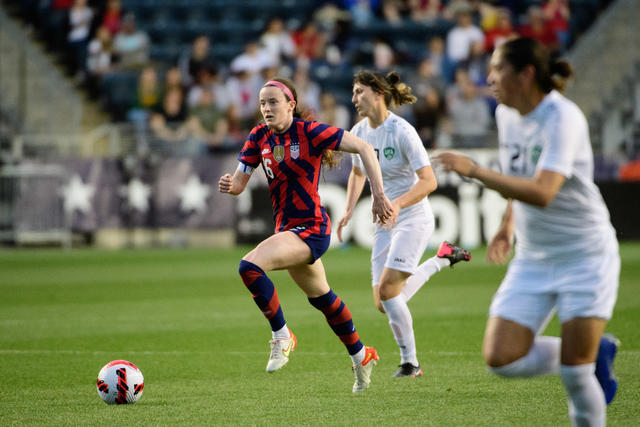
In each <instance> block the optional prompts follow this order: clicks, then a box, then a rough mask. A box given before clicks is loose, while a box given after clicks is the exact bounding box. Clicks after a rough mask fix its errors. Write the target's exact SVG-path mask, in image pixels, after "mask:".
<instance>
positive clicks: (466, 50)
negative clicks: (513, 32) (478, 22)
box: [447, 8, 484, 68]
mask: <svg viewBox="0 0 640 427" xmlns="http://www.w3.org/2000/svg"><path fill="white" fill-rule="evenodd" d="M474 42H482V43H484V33H483V32H482V30H481V29H480V28H478V27H477V26H475V25H474V24H473V21H472V20H471V10H470V9H467V8H460V9H459V10H458V12H457V15H456V26H455V27H453V28H452V29H451V30H449V33H448V34H447V56H448V58H449V59H450V60H451V62H452V65H453V67H454V68H456V67H457V66H458V65H459V64H460V63H461V62H463V61H466V60H468V59H469V54H470V53H471V46H472V45H473V43H474Z"/></svg>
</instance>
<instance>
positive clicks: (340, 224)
mask: <svg viewBox="0 0 640 427" xmlns="http://www.w3.org/2000/svg"><path fill="white" fill-rule="evenodd" d="M351 215H353V212H349V211H345V213H344V215H343V216H342V218H341V219H340V221H339V222H338V230H337V234H338V241H339V242H340V243H342V229H343V228H344V227H346V226H347V224H349V220H351Z"/></svg>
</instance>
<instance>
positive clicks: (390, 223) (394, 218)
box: [383, 199, 402, 230]
mask: <svg viewBox="0 0 640 427" xmlns="http://www.w3.org/2000/svg"><path fill="white" fill-rule="evenodd" d="M391 205H392V206H393V213H392V214H391V216H390V217H389V218H388V219H387V221H386V222H385V223H384V226H383V228H384V229H385V230H391V229H392V228H393V227H395V225H396V222H398V215H400V209H402V208H401V207H400V202H398V200H397V199H396V200H394V201H393V202H391Z"/></svg>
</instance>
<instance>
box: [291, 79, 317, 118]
mask: <svg viewBox="0 0 640 427" xmlns="http://www.w3.org/2000/svg"><path fill="white" fill-rule="evenodd" d="M293 85H294V86H295V88H296V90H297V92H298V103H299V108H300V111H302V112H305V111H306V112H308V113H310V114H313V115H314V116H315V115H317V112H318V111H319V110H320V93H321V90H320V86H319V85H318V83H316V82H315V81H313V80H312V79H311V77H310V76H309V69H308V68H304V67H298V68H297V69H296V71H295V72H294V73H293ZM305 120H307V119H305Z"/></svg>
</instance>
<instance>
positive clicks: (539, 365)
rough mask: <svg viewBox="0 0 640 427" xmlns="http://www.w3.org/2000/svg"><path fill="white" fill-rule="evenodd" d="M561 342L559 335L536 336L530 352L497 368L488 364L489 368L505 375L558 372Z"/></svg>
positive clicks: (535, 374) (527, 376) (531, 375)
mask: <svg viewBox="0 0 640 427" xmlns="http://www.w3.org/2000/svg"><path fill="white" fill-rule="evenodd" d="M560 343H561V341H560V338H559V337H536V338H535V340H534V341H533V345H532V346H531V349H530V350H529V353H527V354H526V355H524V356H523V357H521V358H520V359H518V360H516V361H514V362H511V363H509V364H508V365H504V366H500V367H497V368H494V367H492V366H488V367H487V369H489V370H490V371H491V372H493V373H494V374H497V375H500V376H503V377H522V378H530V377H536V376H538V375H548V374H557V373H559V372H560Z"/></svg>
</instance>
